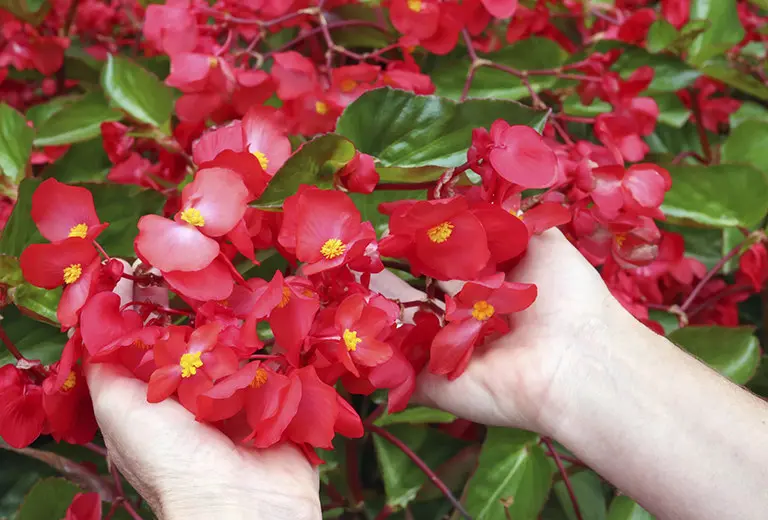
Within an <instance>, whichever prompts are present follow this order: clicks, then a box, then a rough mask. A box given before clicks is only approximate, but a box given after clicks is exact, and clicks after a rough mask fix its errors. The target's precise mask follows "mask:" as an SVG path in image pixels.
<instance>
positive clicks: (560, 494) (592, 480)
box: [554, 471, 608, 520]
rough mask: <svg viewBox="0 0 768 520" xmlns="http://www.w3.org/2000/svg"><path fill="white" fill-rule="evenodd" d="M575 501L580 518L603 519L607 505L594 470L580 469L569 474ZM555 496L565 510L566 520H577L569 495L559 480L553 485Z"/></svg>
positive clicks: (600, 483) (600, 481)
mask: <svg viewBox="0 0 768 520" xmlns="http://www.w3.org/2000/svg"><path fill="white" fill-rule="evenodd" d="M570 481H571V486H573V493H574V495H576V503H577V504H579V512H580V513H581V517H582V518H589V519H590V520H605V517H606V515H607V513H608V512H607V507H606V503H605V495H604V493H603V481H602V480H601V479H600V477H599V476H598V475H597V473H595V472H594V471H580V472H579V473H576V474H574V475H571V476H570ZM554 490H555V496H557V499H558V501H559V502H560V505H561V506H562V508H563V511H565V515H566V516H567V517H568V520H577V517H576V512H575V511H574V509H573V503H572V501H571V497H570V495H569V494H568V489H567V488H566V487H565V483H564V482H563V481H562V480H561V481H559V482H557V483H556V484H555V486H554Z"/></svg>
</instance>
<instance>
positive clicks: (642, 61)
mask: <svg viewBox="0 0 768 520" xmlns="http://www.w3.org/2000/svg"><path fill="white" fill-rule="evenodd" d="M644 65H648V66H650V67H652V68H653V72H654V75H653V81H651V84H650V85H649V86H648V92H650V93H654V92H675V91H677V90H680V89H681V88H685V87H687V86H689V85H691V84H692V83H693V82H694V81H696V78H698V77H699V76H701V73H700V72H699V71H697V70H696V69H694V68H692V67H691V66H690V65H687V64H685V63H684V62H683V61H682V60H681V59H680V58H678V57H676V56H670V55H668V54H651V53H649V52H648V51H646V50H645V49H641V48H639V47H627V49H626V50H625V51H624V54H622V55H621V57H620V58H619V59H618V60H617V61H616V63H615V64H614V65H613V70H618V71H620V72H621V75H622V76H624V77H627V76H629V75H630V74H631V73H632V72H634V71H635V70H637V69H638V68H640V67H642V66H644Z"/></svg>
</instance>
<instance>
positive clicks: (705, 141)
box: [688, 89, 712, 164]
mask: <svg viewBox="0 0 768 520" xmlns="http://www.w3.org/2000/svg"><path fill="white" fill-rule="evenodd" d="M688 92H689V93H690V96H691V110H692V111H693V117H695V118H696V131H697V132H698V134H699V142H701V150H702V152H704V157H705V158H706V160H707V162H706V164H711V163H712V147H711V146H710V145H709V137H708V136H707V129H706V128H704V124H703V122H702V119H701V106H699V98H698V97H697V96H698V92H697V91H695V90H693V89H691V90H689V91H688Z"/></svg>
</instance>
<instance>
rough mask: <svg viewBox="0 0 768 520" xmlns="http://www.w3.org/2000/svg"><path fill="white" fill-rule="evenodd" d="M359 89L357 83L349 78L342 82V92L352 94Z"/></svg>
mask: <svg viewBox="0 0 768 520" xmlns="http://www.w3.org/2000/svg"><path fill="white" fill-rule="evenodd" d="M356 87H357V81H355V80H353V79H350V78H347V79H345V80H344V81H342V82H341V91H342V92H352V91H353V90H355V88H356Z"/></svg>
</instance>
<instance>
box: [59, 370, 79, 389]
mask: <svg viewBox="0 0 768 520" xmlns="http://www.w3.org/2000/svg"><path fill="white" fill-rule="evenodd" d="M76 384H77V376H76V375H75V373H74V372H70V373H69V375H68V376H67V379H66V380H65V381H64V384H63V385H61V391H62V392H69V391H70V390H72V389H73V388H74V387H75V385H76Z"/></svg>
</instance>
